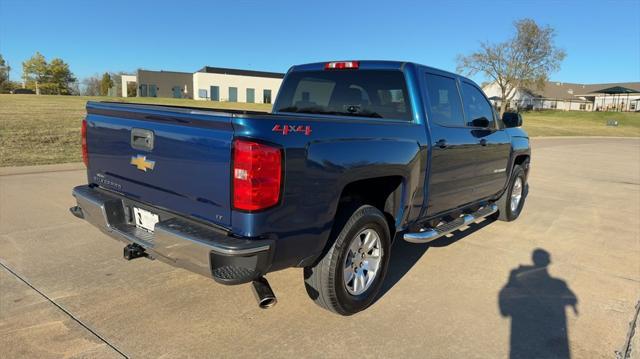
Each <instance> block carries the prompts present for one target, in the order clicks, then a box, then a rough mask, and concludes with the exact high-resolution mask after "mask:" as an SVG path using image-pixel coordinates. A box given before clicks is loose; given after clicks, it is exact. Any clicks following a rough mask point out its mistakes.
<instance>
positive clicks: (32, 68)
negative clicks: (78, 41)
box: [22, 52, 76, 95]
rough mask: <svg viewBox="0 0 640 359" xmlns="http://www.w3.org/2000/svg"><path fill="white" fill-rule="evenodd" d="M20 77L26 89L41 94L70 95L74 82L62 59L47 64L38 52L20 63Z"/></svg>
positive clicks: (67, 66)
mask: <svg viewBox="0 0 640 359" xmlns="http://www.w3.org/2000/svg"><path fill="white" fill-rule="evenodd" d="M22 77H23V80H24V82H25V85H26V87H27V88H30V89H35V90H36V91H37V92H38V93H42V94H57V95H70V94H71V93H72V89H71V84H72V83H73V82H75V81H76V78H75V77H74V76H73V73H72V72H71V69H70V68H69V65H68V64H67V63H65V62H64V61H63V60H62V59H59V58H55V59H53V60H51V62H50V63H47V60H46V59H45V57H44V56H43V55H42V54H41V53H39V52H36V53H35V55H33V56H32V57H31V58H30V59H28V60H26V61H24V62H23V63H22Z"/></svg>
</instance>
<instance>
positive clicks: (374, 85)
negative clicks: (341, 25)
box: [276, 70, 411, 121]
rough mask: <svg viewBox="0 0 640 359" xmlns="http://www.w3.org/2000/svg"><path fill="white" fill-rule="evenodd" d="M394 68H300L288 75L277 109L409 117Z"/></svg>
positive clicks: (401, 79) (401, 76)
mask: <svg viewBox="0 0 640 359" xmlns="http://www.w3.org/2000/svg"><path fill="white" fill-rule="evenodd" d="M408 99H409V96H408V94H407V86H406V83H405V79H404V74H403V73H402V72H401V71H397V70H335V71H300V72H292V73H290V74H289V75H287V78H286V80H285V83H284V84H283V87H282V89H281V90H280V93H279V95H278V100H277V104H276V111H278V112H290V113H310V114H326V115H343V116H352V117H371V118H385V119H394V120H405V121H411V111H410V110H409V109H410V106H409V100H408Z"/></svg>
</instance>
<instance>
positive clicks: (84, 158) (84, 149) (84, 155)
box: [82, 119, 89, 167]
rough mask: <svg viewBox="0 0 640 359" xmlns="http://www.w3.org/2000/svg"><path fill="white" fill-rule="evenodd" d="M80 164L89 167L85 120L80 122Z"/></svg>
mask: <svg viewBox="0 0 640 359" xmlns="http://www.w3.org/2000/svg"><path fill="white" fill-rule="evenodd" d="M82 162H84V165H85V166H87V167H89V152H88V150H87V120H86V119H83V120H82Z"/></svg>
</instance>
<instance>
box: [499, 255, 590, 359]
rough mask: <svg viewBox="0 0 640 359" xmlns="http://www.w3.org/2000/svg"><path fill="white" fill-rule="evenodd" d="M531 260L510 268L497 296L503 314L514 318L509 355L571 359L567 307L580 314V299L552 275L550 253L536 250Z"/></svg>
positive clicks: (564, 283) (513, 357)
mask: <svg viewBox="0 0 640 359" xmlns="http://www.w3.org/2000/svg"><path fill="white" fill-rule="evenodd" d="M532 261H533V265H520V266H518V267H516V268H514V269H513V270H511V273H510V274H509V278H508V279H507V283H506V284H505V285H504V287H503V288H502V289H501V290H500V294H499V295H498V306H499V308H500V314H501V315H502V316H503V317H510V318H511V340H510V351H509V357H510V358H512V359H515V358H518V359H519V358H570V357H571V352H570V350H569V334H568V331H567V316H566V310H565V307H567V306H570V307H571V308H572V309H573V312H574V314H575V315H578V308H577V305H578V298H577V297H576V295H575V294H574V293H573V292H572V291H571V289H569V286H568V285H567V283H566V282H565V281H564V280H562V279H559V278H553V277H551V275H549V271H548V266H549V264H550V263H551V255H550V254H549V252H547V251H545V250H544V249H541V248H538V249H535V250H534V251H533V254H532Z"/></svg>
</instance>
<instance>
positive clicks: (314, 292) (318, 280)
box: [304, 205, 391, 315]
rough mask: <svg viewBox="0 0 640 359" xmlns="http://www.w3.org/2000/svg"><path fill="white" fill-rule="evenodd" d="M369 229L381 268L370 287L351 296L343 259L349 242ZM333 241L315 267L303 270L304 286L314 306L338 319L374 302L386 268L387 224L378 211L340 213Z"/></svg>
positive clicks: (360, 209)
mask: <svg viewBox="0 0 640 359" xmlns="http://www.w3.org/2000/svg"><path fill="white" fill-rule="evenodd" d="M368 229H372V230H374V231H375V232H377V234H378V237H379V239H380V246H381V247H382V248H380V249H381V252H382V253H381V255H380V264H379V265H380V267H378V271H377V272H376V274H375V276H374V277H373V279H371V284H370V286H369V287H368V289H366V290H365V291H364V292H363V293H361V294H359V295H352V294H351V293H349V291H348V290H347V288H346V286H347V285H346V284H345V283H344V280H343V276H344V267H343V266H344V263H345V256H347V255H348V253H350V251H349V246H350V244H352V240H354V238H355V237H356V236H357V235H358V234H360V233H361V232H362V231H366V230H368ZM333 233H337V235H334V238H335V240H334V241H333V244H332V245H331V247H330V248H329V250H328V251H327V252H326V254H325V255H324V257H322V259H320V261H319V262H317V263H316V264H315V265H314V266H309V267H305V268H304V282H305V288H306V290H307V294H309V297H311V299H313V300H314V302H315V303H316V304H318V305H319V306H321V307H322V308H325V309H328V310H330V311H332V312H334V313H337V314H340V315H352V314H355V313H357V312H359V311H361V310H363V309H365V308H367V307H368V306H370V305H371V304H372V303H373V301H374V300H375V298H376V296H377V294H378V292H379V291H380V288H381V287H382V284H383V282H384V277H385V275H386V273H387V269H388V267H389V257H390V251H391V236H390V234H389V227H388V224H387V221H386V219H385V217H384V215H383V214H382V212H380V211H379V210H378V209H377V208H375V207H372V206H369V205H363V206H360V207H358V208H357V209H356V210H355V211H343V213H342V214H339V215H338V216H337V217H336V228H334V231H333Z"/></svg>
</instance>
